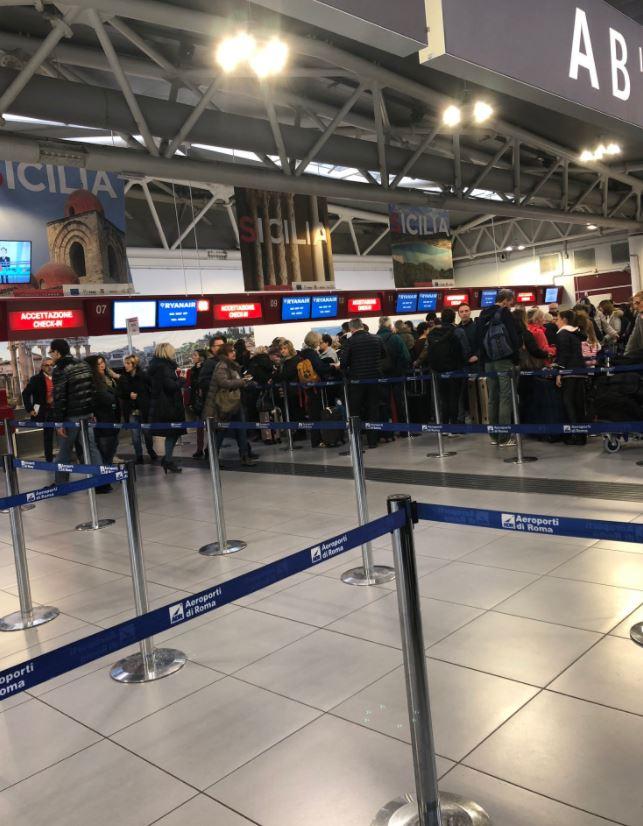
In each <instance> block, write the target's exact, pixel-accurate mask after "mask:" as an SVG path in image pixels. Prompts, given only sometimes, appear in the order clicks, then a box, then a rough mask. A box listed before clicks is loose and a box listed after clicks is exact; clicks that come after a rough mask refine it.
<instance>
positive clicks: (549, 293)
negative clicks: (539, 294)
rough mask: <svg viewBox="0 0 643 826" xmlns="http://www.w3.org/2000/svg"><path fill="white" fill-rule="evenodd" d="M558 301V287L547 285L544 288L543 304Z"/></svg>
mask: <svg viewBox="0 0 643 826" xmlns="http://www.w3.org/2000/svg"><path fill="white" fill-rule="evenodd" d="M557 302H558V287H547V289H546V290H545V304H556V303H557Z"/></svg>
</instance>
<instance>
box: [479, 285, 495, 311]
mask: <svg viewBox="0 0 643 826" xmlns="http://www.w3.org/2000/svg"><path fill="white" fill-rule="evenodd" d="M497 297H498V290H483V291H482V292H481V293H480V307H481V308H482V309H483V310H484V309H485V307H493V305H494V304H495V303H496V298H497Z"/></svg>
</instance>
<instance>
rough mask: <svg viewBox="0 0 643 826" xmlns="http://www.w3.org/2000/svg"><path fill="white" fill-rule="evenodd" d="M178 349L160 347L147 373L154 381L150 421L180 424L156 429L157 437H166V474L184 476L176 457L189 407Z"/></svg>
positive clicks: (168, 345)
mask: <svg viewBox="0 0 643 826" xmlns="http://www.w3.org/2000/svg"><path fill="white" fill-rule="evenodd" d="M175 359H176V350H175V349H174V347H172V345H171V344H169V343H168V342H164V343H162V344H157V346H156V348H155V350H154V358H153V359H152V361H151V362H150V366H149V369H148V371H147V375H148V378H149V380H150V421H151V422H154V423H156V424H165V423H170V424H176V425H179V427H173V428H171V429H166V428H162V429H161V428H159V429H157V430H152V435H153V436H164V437H165V455H164V457H163V459H162V461H161V465H162V466H163V470H164V471H165V472H166V473H181V472H182V468H180V467H179V466H178V465H177V463H176V462H175V461H174V459H173V458H172V457H173V454H174V448H175V447H176V443H177V442H178V440H179V437H180V436H183V435H184V434H185V432H186V431H185V429H184V428H182V427H180V423H181V422H184V421H185V408H184V407H183V396H182V394H181V380H180V379H179V377H178V376H177V374H176V370H177V364H176V360H175Z"/></svg>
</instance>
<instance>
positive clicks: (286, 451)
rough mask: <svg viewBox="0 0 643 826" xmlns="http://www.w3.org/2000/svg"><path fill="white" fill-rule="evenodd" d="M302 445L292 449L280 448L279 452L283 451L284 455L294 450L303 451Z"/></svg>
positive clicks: (294, 446)
mask: <svg viewBox="0 0 643 826" xmlns="http://www.w3.org/2000/svg"><path fill="white" fill-rule="evenodd" d="M301 448H302V446H301V445H293V446H292V447H280V448H279V450H283V452H284V453H292V452H293V450H301Z"/></svg>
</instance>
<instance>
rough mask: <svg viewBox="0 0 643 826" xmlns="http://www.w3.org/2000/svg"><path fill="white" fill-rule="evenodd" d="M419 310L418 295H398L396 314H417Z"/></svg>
mask: <svg viewBox="0 0 643 826" xmlns="http://www.w3.org/2000/svg"><path fill="white" fill-rule="evenodd" d="M417 308H418V297H417V293H398V294H397V303H396V305H395V312H396V313H416V312H417Z"/></svg>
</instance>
